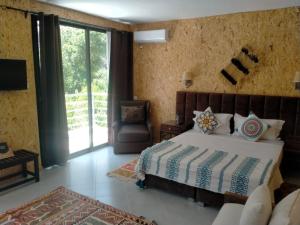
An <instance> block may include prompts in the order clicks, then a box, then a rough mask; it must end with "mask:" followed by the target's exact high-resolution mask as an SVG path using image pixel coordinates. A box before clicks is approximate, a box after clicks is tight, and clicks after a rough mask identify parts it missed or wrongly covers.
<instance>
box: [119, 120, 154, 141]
mask: <svg viewBox="0 0 300 225" xmlns="http://www.w3.org/2000/svg"><path fill="white" fill-rule="evenodd" d="M149 137H150V133H149V130H148V128H147V127H146V125H144V124H128V125H123V126H122V127H121V128H120V130H119V133H118V141H119V142H144V141H147V140H149Z"/></svg>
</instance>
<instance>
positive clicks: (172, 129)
mask: <svg viewBox="0 0 300 225" xmlns="http://www.w3.org/2000/svg"><path fill="white" fill-rule="evenodd" d="M184 131H186V129H185V127H184V126H183V125H178V124H177V123H176V121H175V120H169V121H167V122H164V123H162V124H161V126H160V141H163V140H168V139H170V138H173V137H175V136H177V135H179V134H181V133H183V132H184Z"/></svg>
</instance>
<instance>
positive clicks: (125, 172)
mask: <svg viewBox="0 0 300 225" xmlns="http://www.w3.org/2000/svg"><path fill="white" fill-rule="evenodd" d="M137 161H138V159H135V160H132V161H130V162H128V163H126V164H124V165H123V166H121V167H120V168H118V169H115V170H113V171H111V172H109V173H107V176H109V177H116V178H118V179H120V180H125V181H133V182H136V180H137V178H136V174H135V166H136V164H137Z"/></svg>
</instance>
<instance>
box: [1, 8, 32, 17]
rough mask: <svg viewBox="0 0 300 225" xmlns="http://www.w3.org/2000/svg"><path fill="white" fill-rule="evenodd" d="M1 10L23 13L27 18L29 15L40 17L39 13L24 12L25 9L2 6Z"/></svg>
mask: <svg viewBox="0 0 300 225" xmlns="http://www.w3.org/2000/svg"><path fill="white" fill-rule="evenodd" d="M0 8H2V9H8V10H15V11H19V12H22V13H24V16H25V18H27V16H28V14H31V15H38V13H37V12H33V11H29V10H24V9H18V8H15V7H10V6H6V5H0Z"/></svg>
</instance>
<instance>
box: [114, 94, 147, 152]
mask: <svg viewBox="0 0 300 225" xmlns="http://www.w3.org/2000/svg"><path fill="white" fill-rule="evenodd" d="M130 107H133V108H134V107H136V108H137V109H140V110H141V111H140V112H142V113H140V114H139V115H138V116H136V117H134V118H131V120H130V119H129V120H128V118H126V115H124V114H125V110H126V109H128V108H130ZM119 112H120V113H119V115H117V120H116V121H114V123H113V125H112V128H113V132H114V153H115V154H127V153H140V152H141V151H143V150H144V149H145V148H147V147H149V146H151V145H152V144H153V134H152V125H151V122H150V118H149V117H150V115H149V114H150V102H149V101H141V100H138V101H121V102H120V110H119ZM141 114H142V115H141ZM137 117H138V118H137ZM132 119H133V120H132Z"/></svg>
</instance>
